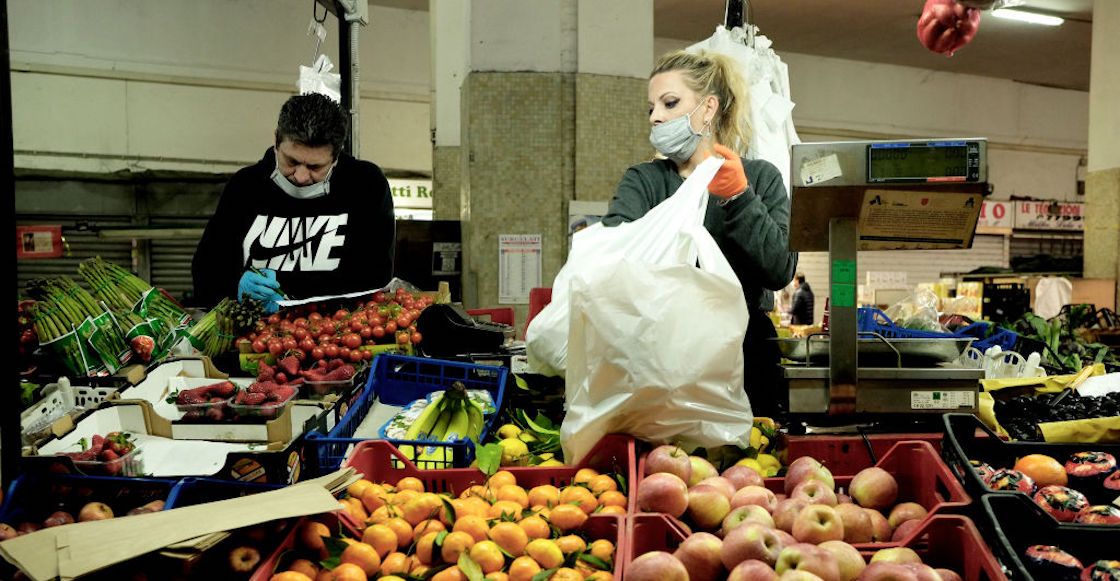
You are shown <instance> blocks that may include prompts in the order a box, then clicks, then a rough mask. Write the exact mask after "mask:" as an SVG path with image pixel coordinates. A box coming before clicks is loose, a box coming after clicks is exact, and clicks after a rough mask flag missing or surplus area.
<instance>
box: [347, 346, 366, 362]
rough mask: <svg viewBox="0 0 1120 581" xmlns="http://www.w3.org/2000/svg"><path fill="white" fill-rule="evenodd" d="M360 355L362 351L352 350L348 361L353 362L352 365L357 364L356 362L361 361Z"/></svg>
mask: <svg viewBox="0 0 1120 581" xmlns="http://www.w3.org/2000/svg"><path fill="white" fill-rule="evenodd" d="M362 353H364V351H363V350H361V349H354V350H353V351H351V352H350V361H353V362H354V363H357V362H359V361H361V360H362Z"/></svg>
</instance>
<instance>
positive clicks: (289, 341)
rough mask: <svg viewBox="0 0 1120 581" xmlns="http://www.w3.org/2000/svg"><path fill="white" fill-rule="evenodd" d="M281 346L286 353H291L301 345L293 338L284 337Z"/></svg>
mask: <svg viewBox="0 0 1120 581" xmlns="http://www.w3.org/2000/svg"><path fill="white" fill-rule="evenodd" d="M280 346H281V347H283V348H284V350H285V351H291V350H292V349H295V348H296V347H299V343H298V342H297V341H296V340H295V339H293V338H291V337H284V338H283V339H282V340H281V341H280Z"/></svg>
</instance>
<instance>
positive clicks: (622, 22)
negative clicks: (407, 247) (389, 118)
mask: <svg viewBox="0 0 1120 581" xmlns="http://www.w3.org/2000/svg"><path fill="white" fill-rule="evenodd" d="M461 1H463V2H465V5H466V6H467V10H466V14H465V15H464V16H465V22H466V23H467V27H468V29H469V36H468V38H469V49H468V50H467V52H466V54H467V61H468V62H467V73H466V77H465V78H464V79H463V82H462V84H461V87H460V90H459V93H458V94H459V99H460V101H459V105H460V117H459V120H458V122H459V129H460V141H459V143H458V145H455V146H452V145H450V144H451V143H452V142H453V140H452V139H451V138H450V137H448V138H447V139H446V141H445V140H444V137H443V135H444V127H442V126H441V123H445V122H446V123H452V122H451V121H449V119H450V118H451V117H452V115H451V114H450V113H447V114H440V107H441V106H442V103H444V99H445V96H444V95H443V91H444V89H445V87H437V88H436V90H437V94H436V98H435V101H436V102H437V115H436V116H434V118H435V123H436V128H435V135H436V149H437V152H439V150H440V149H441V148H443V147H447V148H451V147H457V148H458V151H459V154H460V158H459V159H460V165H459V173H458V179H459V184H460V190H461V196H460V200H459V201H460V204H459V208H458V210H459V218H460V219H461V220H462V222H463V299H464V303H465V304H466V306H467V307H468V308H471V307H496V306H507V305H505V304H503V303H500V302H499V298H498V276H499V264H498V237H499V235H500V234H540V235H541V236H542V252H543V257H542V286H551V284H552V280H553V278H554V277H555V276H556V273H557V272H558V271H559V269H560V267H561V266H562V265H563V263H564V258H565V256H566V254H567V237H568V232H567V218H568V216H567V215H568V202H569V201H571V200H601V201H609V200H610V198H611V197H612V196H613V195H614V190H615V188H616V186H617V185H618V181H619V179H620V178H621V177H622V173H623V172H624V171H625V170H626V168H627V167H629V166H630V165H632V164H634V163H638V162H640V161H645V160H646V159H649V157H650V156H651V155H652V149H651V148H650V146H649V142H648V125H647V121H646V119H647V105H646V100H647V99H646V79H647V77H648V75H649V69H650V68H651V66H652V63H653V56H654V55H653V2H652V0H617V1H612V2H595V1H593V0H534V1H533V2H525V1H524V0H461ZM442 3H443V0H440V2H439V4H441V5H442ZM432 4H433V5H434V4H436V2H432ZM441 10H442V7H441ZM441 20H442V18H440V17H439V16H438V15H436V14H433V21H434V22H437V23H438V22H439V21H441ZM435 26H436V25H433V29H434V28H435ZM436 46H437V47H438V46H439V45H438V42H437V43H436ZM433 53H434V54H435V55H436V57H435V58H437V59H439V58H441V56H442V57H446V56H447V54H446V51H443V50H438V51H433ZM433 68H434V69H435V70H436V71H437V75H438V74H440V73H439V71H440V70H446V68H452V67H443V66H441V64H440V63H439V62H438V61H437V63H436V66H435V67H433ZM446 76H447V78H450V77H451V75H446ZM451 130H452V129H451V128H448V131H451ZM450 155H451V153H450V151H448V152H447V156H448V157H450ZM443 160H444V154H443V153H437V155H436V156H435V157H434V158H433V165H434V167H433V170H434V173H435V174H436V175H437V176H440V175H449V174H450V173H451V172H450V170H449V171H447V172H441V170H440V169H439V167H438V164H441V163H443ZM447 163H448V165H449V166H450V165H451V162H447ZM448 181H450V180H448ZM438 184H439V179H437V186H436V187H437V197H436V200H437V205H438V204H439V203H440V195H441V194H443V193H446V190H444V191H443V192H441V191H440V190H439V189H438V188H439V185H438ZM436 215H437V217H440V216H443V215H445V214H444V212H443V211H441V210H438V209H437V212H436ZM512 306H514V307H515V310H516V313H517V317H516V318H517V324H518V327H519V332H520V330H521V329H523V327H524V322H525V318H526V315H527V313H528V305H527V304H515V305H512Z"/></svg>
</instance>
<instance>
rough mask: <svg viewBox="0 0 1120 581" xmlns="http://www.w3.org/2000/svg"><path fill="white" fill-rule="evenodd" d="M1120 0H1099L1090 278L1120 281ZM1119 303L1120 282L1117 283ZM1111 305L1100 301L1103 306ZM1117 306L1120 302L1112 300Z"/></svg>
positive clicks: (1092, 85) (1092, 100) (1088, 196)
mask: <svg viewBox="0 0 1120 581" xmlns="http://www.w3.org/2000/svg"><path fill="white" fill-rule="evenodd" d="M1117 31H1120V2H1116V1H1115V0H1094V2H1093V48H1092V57H1091V58H1092V61H1091V62H1092V64H1091V68H1090V69H1089V73H1090V79H1089V159H1088V167H1087V168H1086V169H1087V174H1086V177H1085V206H1086V210H1087V212H1086V214H1087V215H1086V217H1085V244H1084V247H1085V277H1086V278H1113V279H1116V280H1117V281H1118V282H1120V35H1118V34H1116V33H1117ZM1116 296H1117V297H1118V299H1117V302H1120V284H1118V286H1117V293H1116ZM1102 306H1106V305H1097V307H1102ZM1111 306H1112V308H1113V309H1117V308H1118V305H1116V304H1113V305H1111Z"/></svg>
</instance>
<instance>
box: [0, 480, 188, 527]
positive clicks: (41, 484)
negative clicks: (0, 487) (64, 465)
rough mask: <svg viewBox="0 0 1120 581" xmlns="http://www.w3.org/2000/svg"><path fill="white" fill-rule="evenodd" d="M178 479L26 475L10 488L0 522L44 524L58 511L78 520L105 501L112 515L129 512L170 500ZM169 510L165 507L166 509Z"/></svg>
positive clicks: (0, 512) (1, 509)
mask: <svg viewBox="0 0 1120 581" xmlns="http://www.w3.org/2000/svg"><path fill="white" fill-rule="evenodd" d="M176 484H178V481H177V480H171V479H160V478H123V477H117V476H80V475H75V474H54V473H50V472H25V473H23V474H21V475H19V476H18V477H16V479H15V480H13V481H12V483H11V484H10V485H9V486H8V491H7V493H6V494H5V495H4V504H3V506H2V507H0V522H5V523H8V524H10V525H12V526H16V525H17V524H19V523H21V522H32V523H42V522H43V520H44V519H45V518H46V517H47V516H49V515H50V514H51V513H53V512H54V511H56V510H63V511H66V512H68V513H70V514H71V515H72V516H73V517H74V518H75V519H77V517H78V512H79V511H80V510H81V508H82V507H83V506H85V504H86V503H89V502H103V503H105V504H107V505H109V507H110V508H112V509H113V514H114V515H116V516H123V515H125V514H127V513H128V511H130V510H132V509H134V508H138V507H140V506H142V505H145V504H147V503H149V502H151V501H154V500H163V501H165V502H166V501H167V499H168V498H169V497H170V495H171V491H172V490H173V489H174V488H175V486H176ZM167 508H169V507H168V506H166V505H165V507H164V510H166V509H167Z"/></svg>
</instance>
